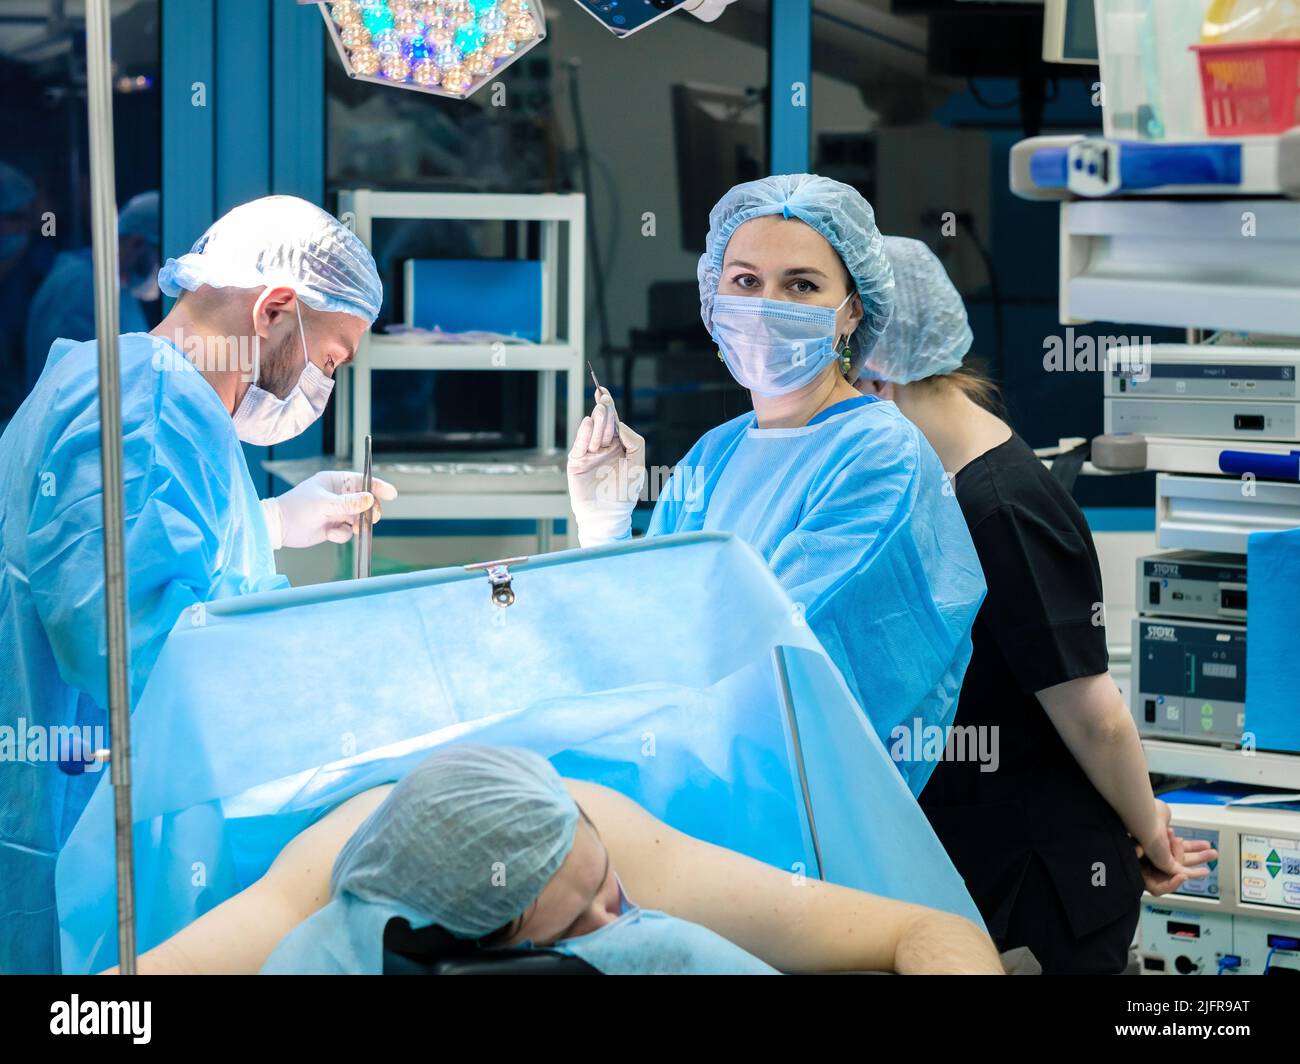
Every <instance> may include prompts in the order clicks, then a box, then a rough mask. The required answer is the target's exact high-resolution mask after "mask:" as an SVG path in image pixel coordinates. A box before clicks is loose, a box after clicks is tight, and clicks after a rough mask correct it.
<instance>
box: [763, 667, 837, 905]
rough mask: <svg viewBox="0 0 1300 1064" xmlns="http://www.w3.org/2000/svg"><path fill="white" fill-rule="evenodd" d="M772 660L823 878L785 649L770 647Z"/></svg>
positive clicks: (820, 846)
mask: <svg viewBox="0 0 1300 1064" xmlns="http://www.w3.org/2000/svg"><path fill="white" fill-rule="evenodd" d="M772 661H773V663H774V664H775V665H776V690H777V694H778V695H780V696H781V708H782V709H784V710H785V719H786V723H787V724H788V725H789V726H790V743H791V745H792V746H793V747H794V765H795V770H796V771H797V772H798V775H799V792H800V794H801V795H802V797H803V810H804V813H805V814H806V815H807V817H808V834H809V836H810V837H811V839H812V848H813V860H815V861H816V862H817V878H818V879H825V878H826V872H825V869H824V866H823V865H822V843H821V839H820V838H818V836H817V818H816V817H814V816H813V806H812V793H811V792H810V791H809V789H808V769H807V767H806V765H805V764H804V760H803V743H801V742H800V741H799V718H798V716H796V714H795V709H794V697H793V696H792V695H791V693H790V674H789V672H787V671H786V666H785V651H784V650H783V649H782V648H781V647H774V648H773V649H772Z"/></svg>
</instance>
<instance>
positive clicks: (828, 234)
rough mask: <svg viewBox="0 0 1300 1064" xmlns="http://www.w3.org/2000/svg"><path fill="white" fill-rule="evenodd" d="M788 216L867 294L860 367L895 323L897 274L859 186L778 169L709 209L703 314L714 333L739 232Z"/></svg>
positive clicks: (858, 347) (855, 364)
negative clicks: (812, 233)
mask: <svg viewBox="0 0 1300 1064" xmlns="http://www.w3.org/2000/svg"><path fill="white" fill-rule="evenodd" d="M769 214H780V215H782V216H784V217H786V218H798V219H799V220H800V221H801V222H804V223H806V224H807V225H810V226H812V227H813V228H814V229H815V230H817V232H819V233H820V234H821V235H822V236H824V237H825V238H826V240H827V242H828V243H829V244H830V246H831V247H833V248H834V249H835V252H836V254H838V255H839V257H840V259H841V260H842V261H843V262H844V265H845V267H846V268H847V269H848V271H849V275H850V276H851V277H852V278H853V284H854V285H855V287H856V289H857V293H858V296H859V297H860V298H861V299H862V311H863V318H862V321H861V322H860V323H859V325H858V327H857V328H856V329H855V330H854V331H853V336H852V337H851V338H850V339H849V346H850V348H851V353H852V368H851V370H850V372H849V374H848V376H849V379H850V380H853V379H855V378H856V377H857V375H858V372H859V370H860V369H861V368H862V363H863V362H864V361H865V360H866V358H867V356H868V355H869V354H870V353H871V349H872V348H873V347H875V345H876V341H877V340H878V339H879V338H880V335H881V333H883V332H884V331H885V327H886V326H887V325H888V324H889V317H890V314H891V313H892V312H893V307H894V275H893V271H892V269H891V268H890V264H889V258H888V256H886V254H885V248H884V239H883V238H882V237H881V235H880V230H879V229H877V228H876V216H875V212H874V211H872V209H871V204H870V203H868V202H867V201H866V200H865V199H863V198H862V196H861V194H860V193H859V192H858V191H857V189H855V188H851V187H850V186H848V185H845V184H843V183H842V182H839V181H832V180H831V179H830V178H829V177H821V176H819V175H818V174H774V175H773V176H771V177H764V178H760V179H759V180H757V181H746V182H745V183H744V184H741V185H736V186H735V187H734V188H732V189H731V190H730V191H729V192H728V193H727V194H726V195H725V196H723V197H722V199H720V200H718V202H717V203H716V204H715V205H714V207H713V210H711V211H710V212H709V234H708V237H707V238H706V239H705V242H704V254H703V255H701V256H700V263H699V267H698V269H697V271H696V272H697V275H698V277H699V282H700V317H701V318H703V319H704V327H705V328H706V329H708V330H709V335H710V336H712V335H713V298H714V296H716V295H717V294H718V283H719V281H720V280H721V277H722V263H723V257H724V256H725V254H726V251H727V243H728V242H729V241H730V240H731V235H732V233H734V232H735V231H736V229H737V228H739V227H740V226H741V225H744V223H745V222H747V221H749V220H750V219H751V218H761V217H763V216H764V215H769Z"/></svg>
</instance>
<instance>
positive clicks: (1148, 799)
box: [858, 237, 1217, 974]
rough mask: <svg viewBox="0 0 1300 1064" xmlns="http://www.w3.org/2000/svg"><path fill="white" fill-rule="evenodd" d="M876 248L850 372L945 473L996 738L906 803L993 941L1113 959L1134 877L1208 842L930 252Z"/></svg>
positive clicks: (1051, 960)
mask: <svg viewBox="0 0 1300 1064" xmlns="http://www.w3.org/2000/svg"><path fill="white" fill-rule="evenodd" d="M885 247H886V250H887V252H888V255H889V258H890V260H891V261H892V263H893V267H894V278H895V310H894V318H893V320H892V321H891V322H890V325H889V328H888V330H886V332H885V335H884V336H883V337H882V339H881V341H880V343H878V344H877V345H876V347H875V350H874V351H872V352H871V354H870V355H869V356H868V358H867V361H866V366H865V368H864V369H863V377H862V379H861V380H860V381H859V384H858V387H859V388H862V389H863V390H864V391H866V392H867V393H868V394H872V395H878V396H880V397H882V398H885V399H892V400H893V403H892V404H890V405H891V406H893V405H895V404H896V408H897V409H898V410H901V411H902V412H903V413H904V414H906V415H907V416H908V417H909V418H910V419H911V420H912V421H914V422H915V423H916V425H917V426H918V427H919V428H920V429H921V431H922V432H924V433H925V435H926V438H927V439H929V441H930V443H931V444H933V446H934V449H935V451H937V452H938V455H939V458H940V459H942V461H943V467H944V469H946V470H948V471H949V473H950V475H952V477H953V487H954V489H955V490H956V493H957V501H958V502H959V503H960V504H961V509H962V513H963V514H964V515H965V517H966V522H967V524H968V525H969V526H970V532H971V536H972V537H973V538H974V541H975V549H976V550H977V551H978V552H979V560H980V564H981V565H982V566H983V569H984V577H985V579H986V580H987V581H988V596H987V597H986V598H985V600H984V605H983V606H982V607H981V609H980V611H979V617H978V618H977V619H976V621H975V633H974V645H975V648H974V653H973V655H972V657H971V661H970V668H969V669H968V670H967V672H966V682H965V685H964V686H963V688H962V691H961V704H960V706H959V707H958V709H957V722H956V723H957V727H959V728H963V729H966V728H971V727H976V728H979V729H982V730H984V731H985V732H987V734H989V735H991V736H996V741H997V743H998V750H999V757H998V760H997V762H996V769H995V770H994V771H988V770H987V766H986V765H983V764H980V763H978V762H976V761H973V760H958V759H952V760H949V759H945V760H944V761H943V762H942V763H940V764H939V766H938V767H937V768H936V769H935V771H934V774H933V776H932V777H931V778H930V781H929V783H928V784H926V788H925V791H924V793H923V794H922V795H921V799H920V801H921V807H922V808H923V809H924V810H925V812H926V815H927V816H928V817H929V818H930V823H931V824H932V825H933V827H934V829H935V832H936V833H937V834H938V836H939V838H940V840H941V841H942V842H943V844H944V846H945V847H946V848H947V850H948V855H949V856H950V857H951V858H952V860H953V863H954V864H955V865H956V866H957V870H958V871H959V872H960V873H961V874H962V876H963V877H964V878H965V880H966V886H967V887H968V888H969V889H970V892H971V895H972V897H973V898H974V899H975V903H976V904H977V905H978V906H979V909H980V912H981V914H982V915H983V917H984V919H985V921H986V922H987V924H988V929H989V933H990V934H991V935H992V936H993V938H994V940H995V941H996V942H998V943H999V948H1000V949H1011V948H1014V947H1017V946H1029V947H1030V948H1031V949H1032V951H1033V953H1034V955H1035V956H1036V957H1037V958H1038V960H1039V962H1040V963H1041V964H1042V966H1043V971H1044V972H1045V973H1053V972H1057V973H1081V974H1089V973H1093V974H1099V973H1108V972H1119V971H1122V970H1123V969H1124V967H1125V965H1126V963H1127V960H1128V948H1129V943H1130V942H1132V940H1133V930H1134V927H1135V926H1136V924H1137V919H1138V899H1139V897H1140V895H1141V893H1142V887H1143V880H1144V879H1145V881H1146V886H1147V889H1149V890H1150V891H1151V892H1152V893H1154V894H1161V893H1165V892H1167V891H1171V890H1176V889H1177V888H1178V887H1179V886H1181V885H1182V884H1183V883H1184V882H1185V881H1186V880H1187V879H1189V878H1203V877H1204V876H1206V875H1208V869H1206V868H1204V867H1197V866H1202V865H1204V864H1205V863H1207V862H1209V861H1211V860H1214V859H1215V858H1216V857H1217V854H1216V853H1215V851H1214V850H1212V849H1210V847H1209V843H1206V842H1194V841H1188V842H1184V841H1183V840H1182V839H1180V838H1178V837H1176V836H1175V835H1174V834H1173V832H1172V831H1171V830H1170V827H1169V807H1168V806H1166V805H1165V804H1164V803H1163V802H1160V801H1157V800H1156V798H1155V796H1154V795H1153V793H1152V791H1151V781H1150V778H1149V777H1148V776H1147V768H1146V759H1145V757H1144V755H1143V752H1142V745H1141V742H1140V741H1139V739H1138V733H1137V728H1136V727H1135V726H1134V724H1133V719H1132V717H1131V716H1130V715H1129V712H1128V708H1127V706H1125V704H1124V699H1123V697H1122V696H1121V694H1120V692H1119V689H1118V688H1117V687H1116V686H1115V684H1114V682H1113V681H1112V680H1111V678H1110V676H1109V675H1108V673H1107V666H1108V661H1107V655H1106V629H1105V627H1104V625H1103V623H1102V614H1101V604H1102V588H1101V572H1100V569H1099V566H1098V562H1097V551H1096V548H1095V547H1094V545H1093V542H1092V536H1091V534H1090V533H1089V531H1088V525H1087V523H1086V521H1085V520H1084V517H1083V514H1082V512H1081V511H1080V510H1079V508H1078V506H1077V505H1075V503H1074V500H1073V499H1072V498H1071V497H1070V495H1069V493H1068V492H1066V491H1065V489H1064V488H1062V487H1061V486H1060V485H1059V484H1058V483H1057V482H1056V481H1055V480H1053V479H1052V477H1051V475H1050V474H1049V473H1048V472H1047V470H1046V469H1044V467H1043V464H1042V463H1041V462H1040V461H1039V460H1038V459H1037V458H1036V457H1035V455H1034V453H1033V451H1031V450H1030V449H1029V447H1028V446H1027V445H1026V444H1025V442H1024V441H1023V440H1022V439H1021V438H1020V437H1019V436H1017V435H1016V434H1015V433H1014V432H1013V431H1012V430H1011V428H1010V427H1009V426H1008V425H1007V424H1006V423H1005V422H1004V421H1002V420H1001V419H1000V418H999V417H997V416H996V415H995V414H994V413H992V412H991V410H990V409H988V407H989V406H992V405H994V404H993V402H992V400H993V399H994V397H995V395H996V393H995V391H994V389H993V386H992V384H991V383H990V382H989V381H988V380H987V378H984V377H982V376H981V375H980V374H979V373H978V371H976V370H974V369H972V368H971V367H969V366H964V365H962V361H963V358H964V357H965V355H966V352H967V351H968V350H969V349H970V346H971V342H972V334H971V329H970V325H969V324H968V322H967V320H966V308H965V307H964V306H963V305H962V300H961V296H960V295H959V294H958V293H957V290H956V289H955V288H954V287H953V285H952V282H951V281H950V280H949V279H948V275H947V274H946V273H945V272H944V269H943V266H942V264H941V263H940V262H939V260H938V259H937V258H936V257H935V256H934V254H933V253H932V252H931V251H930V249H929V248H928V247H926V246H925V245H924V244H922V243H921V242H920V241H917V240H905V239H900V238H897V237H886V238H885ZM1135 844H1136V845H1135ZM1139 854H1140V855H1141V856H1142V860H1141V862H1140V863H1139V857H1138V855H1139ZM1139 873H1140V874H1139Z"/></svg>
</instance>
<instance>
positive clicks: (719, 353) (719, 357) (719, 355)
mask: <svg viewBox="0 0 1300 1064" xmlns="http://www.w3.org/2000/svg"><path fill="white" fill-rule="evenodd" d="M717 355H718V361H719V362H726V361H727V360H726V359H725V358H723V357H722V348H720V347H719V348H718V349H717Z"/></svg>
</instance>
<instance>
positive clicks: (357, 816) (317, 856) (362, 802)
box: [105, 786, 392, 975]
mask: <svg viewBox="0 0 1300 1064" xmlns="http://www.w3.org/2000/svg"><path fill="white" fill-rule="evenodd" d="M390 790H392V787H391V786H384V787H375V788H372V789H371V790H368V791H363V792H362V793H361V794H358V795H357V796H356V797H354V798H349V799H348V800H347V801H346V802H343V803H342V804H341V805H340V806H339V807H338V808H337V809H334V810H332V811H331V812H330V813H329V814H328V815H326V816H324V817H322V818H321V819H320V820H318V821H316V823H314V824H313V825H312V826H311V827H309V828H307V829H306V830H305V831H303V832H301V833H300V834H298V835H296V836H294V838H293V839H291V840H290V841H289V843H288V845H287V846H285V848H284V849H283V850H281V851H280V854H279V856H278V857H276V859H275V861H274V862H272V864H271V867H270V868H269V869H267V872H266V875H264V876H263V877H262V878H261V879H259V880H258V881H257V882H256V883H254V884H253V885H252V886H251V887H249V888H248V889H247V890H242V891H240V892H239V893H238V894H236V895H235V896H234V897H232V898H227V899H226V900H225V901H224V902H222V903H221V904H220V905H218V906H217V907H216V908H214V909H211V910H209V911H208V912H206V913H204V914H203V915H202V916H200V917H199V918H198V919H197V920H195V921H194V922H193V923H192V924H190V925H189V926H188V927H185V928H182V929H181V930H180V931H178V932H177V933H176V934H174V935H173V936H172V937H171V938H169V939H168V940H167V941H166V942H164V943H162V944H161V945H159V946H157V947H155V948H154V949H151V950H149V951H148V952H147V953H144V954H142V955H141V956H140V964H139V970H140V974H142V975H245V974H248V975H255V974H256V973H257V972H259V971H260V970H261V968H262V965H264V964H265V963H266V960H267V958H268V957H270V956H271V953H272V952H273V951H274V950H275V947H276V946H278V945H279V944H280V940H281V939H282V938H284V936H285V935H287V934H288V933H289V932H290V931H292V930H293V929H294V928H295V927H297V926H298V924H300V923H302V921H303V920H305V919H307V917H309V916H310V915H311V914H312V913H314V912H315V911H316V910H317V909H319V908H321V907H322V906H323V905H324V904H325V903H326V902H327V901H328V900H329V889H330V872H331V871H332V870H333V868H334V861H335V859H336V858H337V857H338V855H339V851H340V850H341V849H343V844H344V843H345V842H347V840H348V839H349V838H351V837H352V833H353V832H355V831H356V830H357V828H358V827H360V826H361V822H362V821H363V820H365V818H366V817H368V816H369V815H370V814H371V812H373V811H374V809H375V807H376V806H377V805H379V803H380V802H382V801H383V800H384V798H385V797H386V796H387V794H388V792H389V791H390ZM116 971H117V969H116V968H110V969H109V971H108V972H107V973H105V974H112V973H116Z"/></svg>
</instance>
